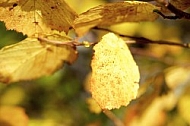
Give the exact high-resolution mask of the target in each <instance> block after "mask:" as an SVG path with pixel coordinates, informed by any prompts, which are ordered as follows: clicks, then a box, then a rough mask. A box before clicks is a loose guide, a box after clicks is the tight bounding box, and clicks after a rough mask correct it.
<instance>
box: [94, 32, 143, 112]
mask: <svg viewBox="0 0 190 126" xmlns="http://www.w3.org/2000/svg"><path fill="white" fill-rule="evenodd" d="M94 50H95V53H94V57H93V60H92V63H91V67H92V76H91V80H90V83H91V92H92V97H93V98H94V99H95V100H96V101H97V103H98V104H99V105H100V107H101V108H102V109H114V108H119V107H121V106H126V105H128V104H129V102H130V101H131V100H132V99H134V98H136V96H137V91H138V88H139V85H138V82H139V78H140V75H139V70H138V66H137V65H136V63H135V61H134V60H133V57H132V55H131V53H130V51H129V49H128V47H127V45H126V43H125V42H124V41H123V40H122V39H121V38H118V37H117V36H116V35H115V34H113V33H108V34H106V35H105V36H103V38H102V40H101V41H100V42H99V43H98V44H96V45H95V46H94Z"/></svg>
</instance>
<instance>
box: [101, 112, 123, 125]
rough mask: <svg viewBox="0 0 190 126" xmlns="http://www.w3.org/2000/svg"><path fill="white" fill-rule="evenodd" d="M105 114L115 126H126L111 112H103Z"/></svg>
mask: <svg viewBox="0 0 190 126" xmlns="http://www.w3.org/2000/svg"><path fill="white" fill-rule="evenodd" d="M103 113H104V114H105V115H106V116H107V117H108V118H110V119H111V120H112V121H113V122H114V124H115V126H125V125H124V124H123V122H122V121H121V120H120V119H119V118H117V117H116V116H115V115H114V114H113V113H112V112H111V111H109V110H103Z"/></svg>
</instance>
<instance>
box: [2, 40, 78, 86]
mask: <svg viewBox="0 0 190 126" xmlns="http://www.w3.org/2000/svg"><path fill="white" fill-rule="evenodd" d="M76 58H77V52H76V50H75V49H73V48H72V47H71V46H67V45H63V46H61V47H60V46H56V45H53V44H47V43H41V42H40V41H38V39H37V38H26V39H25V40H23V41H21V42H20V43H17V44H14V45H11V46H7V47H4V48H3V49H1V50H0V61H1V62H0V81H1V82H6V83H10V82H15V81H20V80H30V79H35V78H38V77H41V76H43V75H49V74H52V73H53V72H55V71H56V70H57V69H59V68H61V66H62V64H63V62H64V61H65V62H68V63H72V62H74V61H75V59H76Z"/></svg>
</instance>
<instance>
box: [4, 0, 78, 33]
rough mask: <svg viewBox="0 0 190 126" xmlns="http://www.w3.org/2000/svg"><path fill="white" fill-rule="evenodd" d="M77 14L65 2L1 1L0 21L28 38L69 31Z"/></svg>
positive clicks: (62, 0) (41, 0)
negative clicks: (37, 34) (35, 34)
mask: <svg viewBox="0 0 190 126" xmlns="http://www.w3.org/2000/svg"><path fill="white" fill-rule="evenodd" d="M76 16H77V14H76V13H75V12H74V11H73V10H72V9H71V8H70V7H69V6H68V5H67V3H66V2H65V1H64V0H46V1H44V0H3V1H2V0H1V1H0V21H4V22H5V25H6V27H7V29H14V30H16V31H18V32H22V33H23V34H27V35H28V36H31V35H33V34H34V33H41V32H43V33H51V30H52V29H54V30H58V31H65V32H67V31H68V30H69V27H71V25H72V23H73V20H74V19H75V18H76Z"/></svg>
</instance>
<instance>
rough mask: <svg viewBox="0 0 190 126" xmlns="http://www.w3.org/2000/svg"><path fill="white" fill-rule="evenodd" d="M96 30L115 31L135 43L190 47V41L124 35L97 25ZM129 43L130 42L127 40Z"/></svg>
mask: <svg viewBox="0 0 190 126" xmlns="http://www.w3.org/2000/svg"><path fill="white" fill-rule="evenodd" d="M94 29H95V30H103V31H107V32H113V33H115V34H117V35H119V36H121V37H126V38H131V39H132V40H134V42H133V43H139V44H162V45H171V46H179V47H184V48H190V44H189V43H175V42H170V41H162V40H159V41H153V40H150V39H147V38H144V37H134V36H129V35H123V34H120V33H118V32H116V31H112V30H110V29H106V28H99V27H95V28H94ZM126 43H128V42H126Z"/></svg>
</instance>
